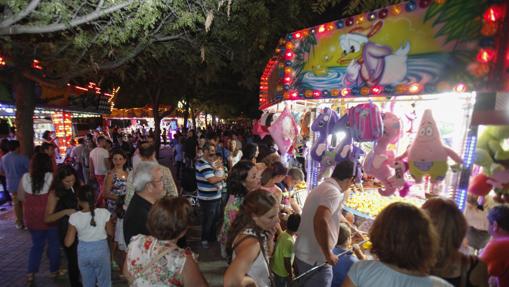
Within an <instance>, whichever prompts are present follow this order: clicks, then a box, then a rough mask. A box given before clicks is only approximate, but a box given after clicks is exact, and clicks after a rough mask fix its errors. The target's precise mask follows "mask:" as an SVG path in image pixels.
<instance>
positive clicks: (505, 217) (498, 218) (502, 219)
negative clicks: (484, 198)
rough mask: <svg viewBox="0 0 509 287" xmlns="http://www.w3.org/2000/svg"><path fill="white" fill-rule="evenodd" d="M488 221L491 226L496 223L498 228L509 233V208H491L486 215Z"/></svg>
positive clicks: (499, 206) (501, 206)
mask: <svg viewBox="0 0 509 287" xmlns="http://www.w3.org/2000/svg"><path fill="white" fill-rule="evenodd" d="M488 220H489V221H490V223H491V224H493V223H494V222H496V223H497V225H498V227H500V228H501V229H503V230H504V231H506V232H509V206H506V205H498V206H495V207H493V208H492V209H491V210H490V213H488Z"/></svg>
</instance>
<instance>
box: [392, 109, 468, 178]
mask: <svg viewBox="0 0 509 287" xmlns="http://www.w3.org/2000/svg"><path fill="white" fill-rule="evenodd" d="M449 157H450V158H451V159H452V160H454V161H455V162H456V163H458V164H461V163H462V159H461V157H460V156H459V155H458V154H457V153H456V152H455V151H453V150H452V149H451V148H449V147H447V146H445V145H444V144H443V143H442V139H441V137H440V133H439V132H438V128H437V124H436V122H435V120H434V119H433V114H432V112H431V110H430V109H427V110H425V111H424V113H423V115H422V118H421V122H420V124H419V129H418V131H417V136H416V138H415V140H414V142H413V143H412V144H411V145H410V147H409V148H408V149H407V151H406V152H405V153H404V154H402V155H401V156H399V157H398V158H397V160H403V159H405V158H407V159H408V164H409V172H410V174H411V175H412V177H413V178H414V180H415V182H416V183H421V182H422V178H423V177H424V176H426V175H428V176H430V180H431V183H438V182H440V181H442V180H443V179H444V178H445V175H446V173H447V170H448V168H449V166H448V164H447V159H448V158H449Z"/></svg>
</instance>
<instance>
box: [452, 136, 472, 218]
mask: <svg viewBox="0 0 509 287" xmlns="http://www.w3.org/2000/svg"><path fill="white" fill-rule="evenodd" d="M476 145H477V126H471V127H470V130H469V131H468V135H467V140H466V141H465V149H464V153H463V169H462V170H461V175H460V181H459V184H458V188H457V190H456V191H455V193H454V201H455V202H456V205H458V208H459V209H460V210H462V211H463V210H464V209H465V204H466V201H467V192H468V183H469V179H470V174H471V173H472V166H473V163H474V157H475V148H476Z"/></svg>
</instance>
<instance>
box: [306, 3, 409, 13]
mask: <svg viewBox="0 0 509 287" xmlns="http://www.w3.org/2000/svg"><path fill="white" fill-rule="evenodd" d="M403 1H404V0H314V1H313V4H312V5H311V7H312V9H313V11H314V12H315V13H318V14H323V13H324V12H326V11H327V10H328V9H333V8H336V7H339V8H341V10H340V13H339V15H338V16H341V17H347V16H353V15H357V14H360V13H362V12H368V11H372V10H376V9H379V8H382V7H386V6H389V5H393V4H397V3H401V2H403Z"/></svg>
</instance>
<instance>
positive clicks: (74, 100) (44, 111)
mask: <svg viewBox="0 0 509 287" xmlns="http://www.w3.org/2000/svg"><path fill="white" fill-rule="evenodd" d="M5 91H6V93H2V94H1V99H0V101H1V102H2V104H0V118H1V119H3V120H4V121H5V122H4V124H6V125H7V126H14V117H15V113H16V108H15V106H14V104H13V102H14V99H13V98H12V94H11V93H9V92H8V89H5ZM114 94H115V93H106V92H102V91H101V89H100V88H99V87H98V86H97V85H96V84H95V83H92V82H90V83H89V84H88V85H87V86H76V85H70V84H68V85H67V86H66V87H63V88H57V87H49V86H45V85H39V84H37V85H36V96H37V97H38V99H37V107H36V108H35V111H34V135H35V138H34V144H35V145H39V144H41V143H42V142H43V140H42V135H43V133H44V132H45V131H50V132H52V135H51V137H52V138H56V140H55V144H56V145H57V146H58V148H59V152H60V155H64V154H65V152H66V150H67V148H68V147H69V146H70V141H71V139H73V138H76V137H79V136H83V135H85V134H86V133H87V132H89V131H90V130H93V129H96V128H97V127H100V126H101V123H102V120H101V114H105V113H110V112H111V108H112V105H113V98H114Z"/></svg>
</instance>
